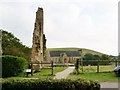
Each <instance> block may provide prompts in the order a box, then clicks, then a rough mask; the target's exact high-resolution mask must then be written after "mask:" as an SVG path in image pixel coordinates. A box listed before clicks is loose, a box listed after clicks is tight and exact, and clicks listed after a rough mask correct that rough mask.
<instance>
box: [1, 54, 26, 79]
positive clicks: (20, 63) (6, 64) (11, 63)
mask: <svg viewBox="0 0 120 90" xmlns="http://www.w3.org/2000/svg"><path fill="white" fill-rule="evenodd" d="M1 60H2V77H3V78H5V77H12V76H17V75H19V74H20V73H21V72H23V70H24V69H25V68H27V65H28V63H27V60H26V59H24V58H22V57H17V56H10V55H4V56H2V59H1Z"/></svg>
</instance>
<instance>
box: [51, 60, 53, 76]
mask: <svg viewBox="0 0 120 90" xmlns="http://www.w3.org/2000/svg"><path fill="white" fill-rule="evenodd" d="M51 67H52V75H53V61H51Z"/></svg>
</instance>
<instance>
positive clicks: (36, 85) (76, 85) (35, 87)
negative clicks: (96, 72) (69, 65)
mask: <svg viewBox="0 0 120 90" xmlns="http://www.w3.org/2000/svg"><path fill="white" fill-rule="evenodd" d="M26 89H27V90H100V84H98V83H97V82H94V81H85V80H83V79H78V80H70V79H60V80H56V79H46V80H41V79H19V80H17V79H15V80H13V79H6V80H3V81H2V90H26Z"/></svg>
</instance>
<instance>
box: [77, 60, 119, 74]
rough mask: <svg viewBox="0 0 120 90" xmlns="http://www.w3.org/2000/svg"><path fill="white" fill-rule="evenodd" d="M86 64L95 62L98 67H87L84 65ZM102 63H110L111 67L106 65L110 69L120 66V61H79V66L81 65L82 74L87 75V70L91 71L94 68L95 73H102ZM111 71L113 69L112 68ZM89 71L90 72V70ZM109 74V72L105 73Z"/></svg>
mask: <svg viewBox="0 0 120 90" xmlns="http://www.w3.org/2000/svg"><path fill="white" fill-rule="evenodd" d="M85 62H89V63H90V62H93V63H96V65H90V64H89V63H88V64H89V65H87V66H85V65H84V63H85ZM102 63H109V65H104V66H105V67H107V66H108V68H109V67H110V65H111V66H113V68H114V67H117V66H118V65H119V64H120V60H79V65H80V69H81V72H82V73H85V68H87V69H90V68H92V69H93V67H94V70H95V72H97V73H99V72H100V67H103V65H102ZM110 69H111V68H110ZM88 71H89V70H88ZM110 71H112V70H108V72H110ZM104 72H107V71H104Z"/></svg>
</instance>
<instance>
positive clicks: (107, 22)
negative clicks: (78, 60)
mask: <svg viewBox="0 0 120 90" xmlns="http://www.w3.org/2000/svg"><path fill="white" fill-rule="evenodd" d="M33 1H34V2H33ZM118 1H119V0H26V1H24V0H23V1H22V0H0V28H1V29H4V30H6V31H9V32H12V33H13V34H14V35H15V36H17V37H18V38H19V39H20V40H21V42H22V43H23V44H24V45H26V46H29V47H31V46H32V36H33V30H34V23H35V14H36V11H37V9H38V7H42V8H43V10H44V33H45V35H46V38H47V48H51V47H52V48H53V47H54V48H55V47H78V48H87V49H92V50H95V51H99V52H102V53H105V54H110V55H117V54H118Z"/></svg>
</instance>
